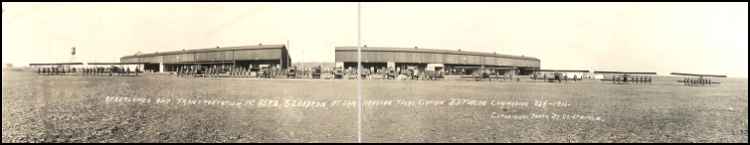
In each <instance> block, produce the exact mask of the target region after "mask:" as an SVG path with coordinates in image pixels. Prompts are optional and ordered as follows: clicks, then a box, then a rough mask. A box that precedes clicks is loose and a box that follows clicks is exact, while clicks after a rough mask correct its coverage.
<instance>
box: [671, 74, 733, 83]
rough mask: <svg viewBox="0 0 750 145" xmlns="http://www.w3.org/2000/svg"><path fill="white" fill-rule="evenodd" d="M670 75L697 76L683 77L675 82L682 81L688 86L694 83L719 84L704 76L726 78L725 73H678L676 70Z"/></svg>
mask: <svg viewBox="0 0 750 145" xmlns="http://www.w3.org/2000/svg"><path fill="white" fill-rule="evenodd" d="M670 75H676V76H689V77H698V78H684V79H682V80H678V81H677V82H679V83H683V84H685V85H688V86H695V85H700V86H703V85H712V84H720V83H721V82H719V81H713V80H710V79H707V78H704V77H716V78H726V77H727V76H726V75H712V74H693V73H678V72H672V73H670Z"/></svg>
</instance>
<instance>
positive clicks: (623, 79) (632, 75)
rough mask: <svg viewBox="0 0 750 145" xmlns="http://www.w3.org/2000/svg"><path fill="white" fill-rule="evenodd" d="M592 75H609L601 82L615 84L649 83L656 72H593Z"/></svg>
mask: <svg viewBox="0 0 750 145" xmlns="http://www.w3.org/2000/svg"><path fill="white" fill-rule="evenodd" d="M594 74H604V75H610V77H604V78H602V79H601V81H611V82H612V83H616V84H623V83H651V82H652V81H653V77H652V76H653V75H656V72H621V71H594Z"/></svg>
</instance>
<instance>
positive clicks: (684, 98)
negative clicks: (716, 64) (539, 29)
mask: <svg viewBox="0 0 750 145" xmlns="http://www.w3.org/2000/svg"><path fill="white" fill-rule="evenodd" d="M2 75H3V76H2V89H3V90H2V93H3V94H2V103H3V104H2V106H3V108H2V109H3V110H2V115H3V116H2V127H3V128H2V142H356V141H357V110H356V108H354V107H335V106H328V107H319V108H294V107H292V108H284V107H277V108H274V107H267V108H257V107H255V108H254V107H227V106H220V105H175V104H169V105H165V104H155V103H129V102H114V103H113V102H109V103H108V102H107V101H106V98H107V96H119V97H130V98H135V97H140V98H150V99H157V98H161V99H165V98H171V99H177V98H183V99H195V100H230V101H242V100H252V99H269V100H284V99H289V100H302V101H319V102H326V101H328V102H330V101H335V100H349V101H352V100H356V96H357V82H356V81H351V80H249V79H186V78H176V77H170V76H144V77H76V76H38V75H36V74H32V73H26V72H5V71H4V72H3V74H2ZM675 79H676V78H669V77H660V78H658V80H656V82H654V83H653V84H649V85H644V84H628V85H617V84H611V83H604V82H599V81H596V80H589V81H583V82H568V83H545V82H533V81H529V80H525V81H521V82H498V81H493V82H487V81H483V82H475V81H374V80H369V81H363V83H362V84H363V87H362V88H363V92H362V94H363V96H364V97H365V99H366V100H407V101H408V100H411V101H418V100H435V101H440V100H443V101H445V100H450V99H470V100H478V101H480V102H481V101H482V100H486V101H493V100H494V101H505V102H532V103H533V102H534V101H535V100H547V101H550V102H555V101H561V102H565V103H566V104H569V105H565V106H562V107H561V106H557V107H555V106H552V107H545V108H540V107H532V106H520V107H519V106H502V105H500V106H497V105H494V106H493V105H469V104H470V103H469V104H463V105H433V106H430V105H415V106H408V105H391V106H387V105H386V106H377V105H370V106H367V107H366V108H365V109H364V114H363V116H364V120H363V126H362V129H363V130H362V135H363V137H362V139H363V140H364V141H365V142H748V137H747V129H748V126H747V122H748V116H747V114H748V108H747V104H748V101H747V96H748V95H747V92H748V91H747V88H748V86H747V84H748V83H747V79H744V78H743V79H732V78H730V79H721V80H720V81H722V84H720V85H714V86H711V87H690V86H683V85H680V84H677V83H676V82H675ZM532 105H533V104H532ZM553 113H554V114H578V115H592V116H596V117H600V118H601V119H602V120H600V121H592V120H584V119H568V120H551V119H539V118H537V119H508V118H502V117H497V116H499V114H505V115H530V114H553Z"/></svg>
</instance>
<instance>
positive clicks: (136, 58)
mask: <svg viewBox="0 0 750 145" xmlns="http://www.w3.org/2000/svg"><path fill="white" fill-rule="evenodd" d="M120 62H124V63H140V64H143V67H144V70H146V71H153V72H165V71H176V70H177V69H178V68H179V67H181V66H189V65H204V66H211V65H225V66H236V67H242V68H250V69H255V68H261V67H269V68H270V67H275V68H280V69H286V68H287V67H289V66H291V62H292V58H291V57H290V56H289V52H288V50H287V47H286V45H263V44H258V45H248V46H233V47H218V46H217V47H216V48H205V49H190V50H178V51H168V52H155V53H147V54H136V55H130V56H124V57H121V58H120Z"/></svg>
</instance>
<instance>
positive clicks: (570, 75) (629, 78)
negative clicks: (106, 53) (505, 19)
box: [31, 63, 727, 86]
mask: <svg viewBox="0 0 750 145" xmlns="http://www.w3.org/2000/svg"><path fill="white" fill-rule="evenodd" d="M80 65H82V63H57V64H32V65H31V66H33V67H34V66H36V67H35V68H36V69H37V73H39V74H43V75H55V74H63V72H64V73H65V74H67V73H73V72H79V71H80V73H82V74H84V75H85V74H99V73H106V74H110V75H112V74H128V76H129V75H130V74H134V75H136V76H137V74H138V73H141V70H140V68H139V67H135V69H130V68H128V67H126V66H128V65H134V64H131V63H89V66H90V67H91V68H89V67H80ZM63 68H64V69H63ZM76 68H79V69H80V70H76ZM58 70H66V71H58ZM67 70H70V71H67ZM320 73H321V72H320V68H319V67H318V68H315V71H314V73H313V76H314V77H315V78H320ZM295 74H296V73H295V71H294V70H290V72H289V74H288V75H287V76H288V77H290V76H292V77H293V76H295ZM589 74H590V71H589V70H556V69H541V70H537V71H535V72H534V73H533V74H531V76H530V79H532V80H542V81H545V82H563V81H565V82H567V81H580V80H583V79H584V78H588V79H590V78H592V77H591V76H590V75H589ZM593 74H600V75H601V76H604V77H602V78H599V80H601V81H608V82H612V83H615V84H627V83H646V84H649V83H651V82H652V81H653V76H655V75H656V72H624V71H594V72H593ZM670 75H674V76H683V77H685V78H683V79H681V80H677V82H678V83H682V84H685V85H688V86H704V85H714V84H720V83H721V82H719V81H715V80H711V79H710V78H726V77H727V76H726V75H715V74H696V73H679V72H673V73H670ZM489 76H490V75H489V74H486V73H481V75H475V76H474V77H475V79H477V80H478V81H479V80H491V79H492V78H491V77H489Z"/></svg>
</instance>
